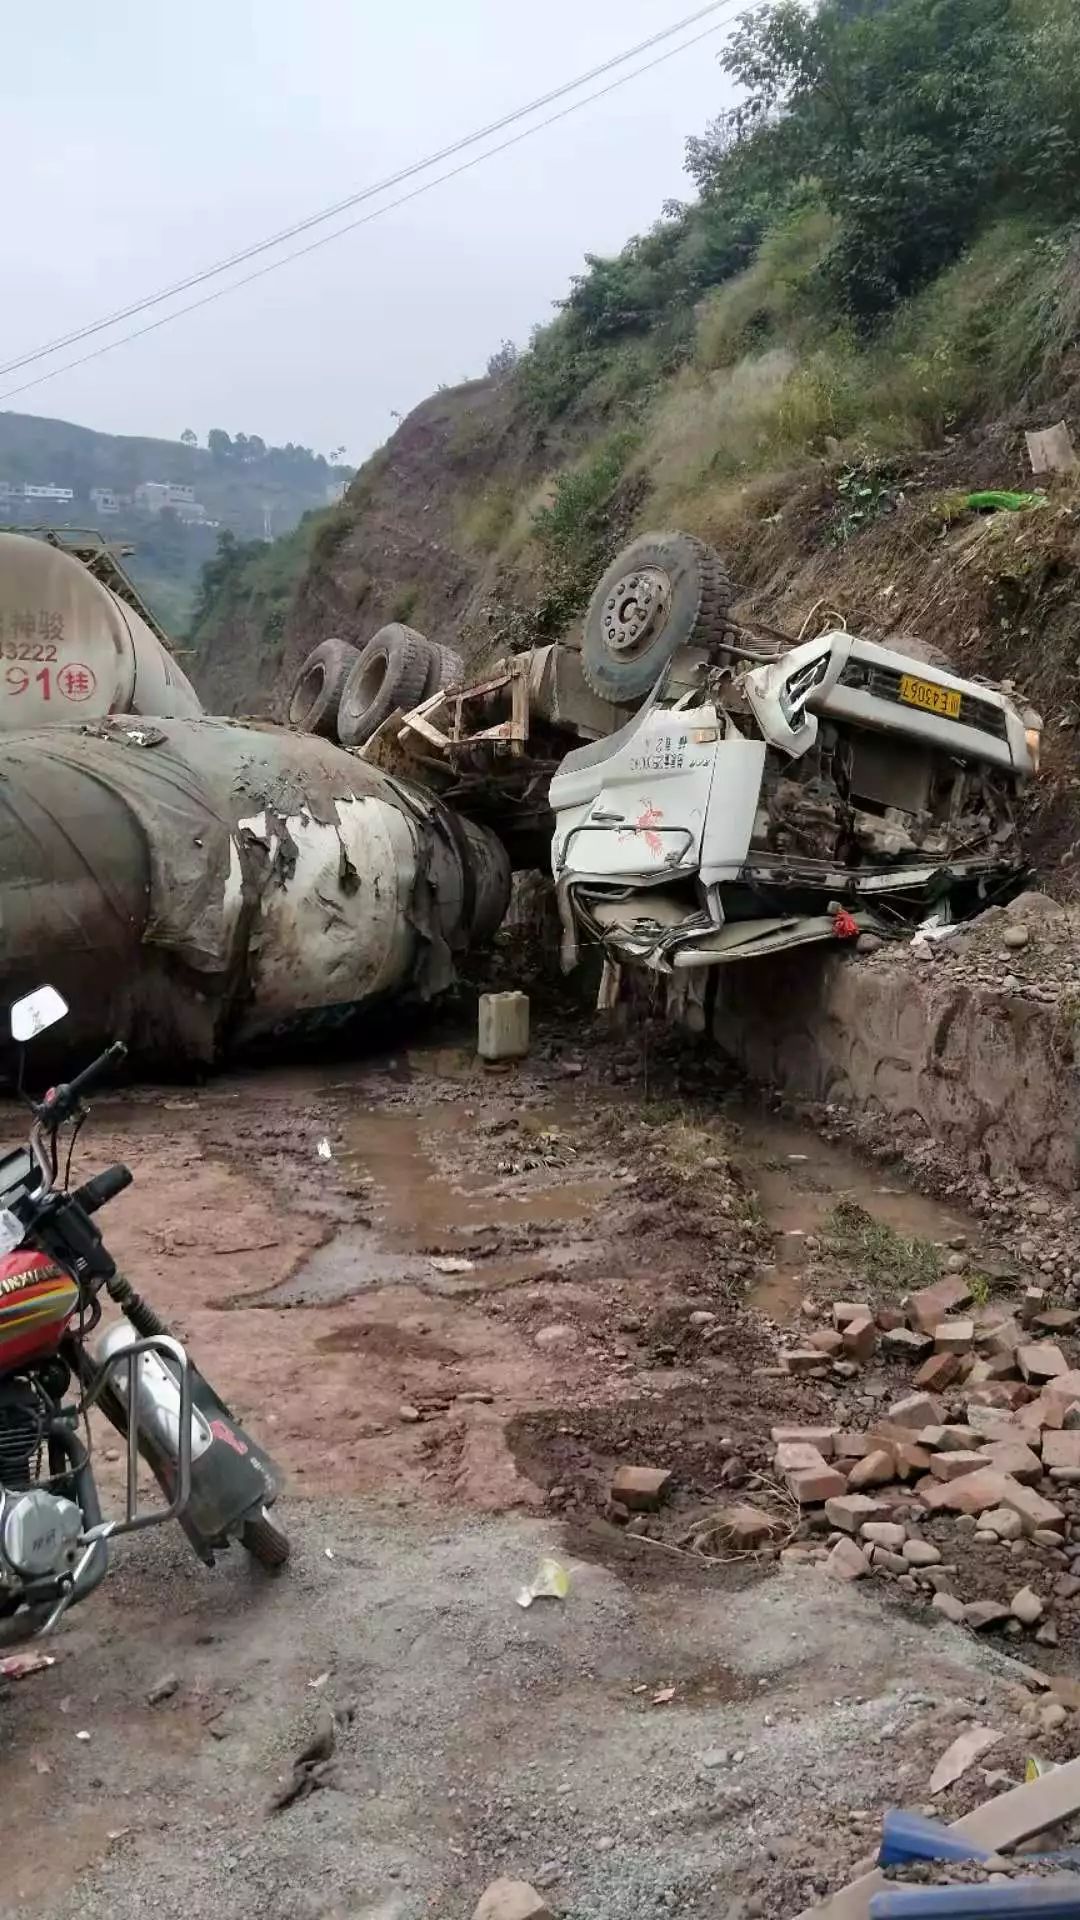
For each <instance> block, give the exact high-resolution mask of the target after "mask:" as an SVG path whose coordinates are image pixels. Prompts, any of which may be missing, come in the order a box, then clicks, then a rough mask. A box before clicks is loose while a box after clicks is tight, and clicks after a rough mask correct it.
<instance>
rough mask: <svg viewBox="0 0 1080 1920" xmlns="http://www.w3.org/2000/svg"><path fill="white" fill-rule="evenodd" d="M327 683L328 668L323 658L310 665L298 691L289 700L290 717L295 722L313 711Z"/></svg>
mask: <svg viewBox="0 0 1080 1920" xmlns="http://www.w3.org/2000/svg"><path fill="white" fill-rule="evenodd" d="M325 684H326V668H325V667H324V666H323V663H322V661H321V660H319V661H317V662H316V664H315V666H313V667H309V668H308V670H307V672H306V673H305V674H304V676H303V678H302V679H301V681H300V685H299V686H298V687H297V689H296V692H295V693H294V694H293V697H292V699H291V701H290V702H289V719H290V720H292V721H293V722H297V721H300V720H303V719H304V717H305V715H307V714H309V713H310V712H311V709H312V707H313V706H314V705H315V702H316V700H317V699H318V698H319V695H320V694H321V692H322V690H323V687H324V686H325Z"/></svg>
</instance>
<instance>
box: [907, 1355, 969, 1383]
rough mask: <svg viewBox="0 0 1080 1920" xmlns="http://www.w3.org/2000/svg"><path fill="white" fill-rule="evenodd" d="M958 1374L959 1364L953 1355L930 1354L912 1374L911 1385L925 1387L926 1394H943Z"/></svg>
mask: <svg viewBox="0 0 1080 1920" xmlns="http://www.w3.org/2000/svg"><path fill="white" fill-rule="evenodd" d="M959 1372H960V1362H959V1360H958V1359H957V1357H956V1355H955V1353H932V1354H931V1355H930V1358H929V1360H924V1361H923V1363H922V1366H921V1367H920V1368H919V1369H918V1371H917V1373H915V1374H914V1376H913V1384H914V1385H915V1386H917V1387H925V1388H926V1390H927V1392H928V1393H944V1391H945V1389H946V1387H951V1385H952V1383H953V1381H954V1380H955V1379H956V1377H957V1375H958V1374H959Z"/></svg>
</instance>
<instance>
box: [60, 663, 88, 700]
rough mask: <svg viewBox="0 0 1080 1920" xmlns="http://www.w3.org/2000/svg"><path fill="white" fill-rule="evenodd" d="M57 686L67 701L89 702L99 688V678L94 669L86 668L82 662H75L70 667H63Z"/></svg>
mask: <svg viewBox="0 0 1080 1920" xmlns="http://www.w3.org/2000/svg"><path fill="white" fill-rule="evenodd" d="M56 684H57V686H58V687H59V689H60V691H61V693H62V694H63V696H64V699H65V700H89V698H90V695H91V694H92V693H93V691H94V688H95V687H96V686H97V676H96V675H95V673H94V672H93V669H92V668H90V667H84V666H83V664H82V661H81V660H73V661H72V663H71V665H70V666H68V667H61V669H60V671H59V673H58V674H57V676H56Z"/></svg>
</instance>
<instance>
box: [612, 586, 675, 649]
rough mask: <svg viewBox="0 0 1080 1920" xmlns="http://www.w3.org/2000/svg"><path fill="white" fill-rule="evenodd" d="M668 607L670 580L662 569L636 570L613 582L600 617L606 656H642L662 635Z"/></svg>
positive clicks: (669, 602) (669, 601)
mask: <svg viewBox="0 0 1080 1920" xmlns="http://www.w3.org/2000/svg"><path fill="white" fill-rule="evenodd" d="M670 608H671V578H670V576H669V575H668V574H666V573H665V572H664V570H663V568H662V567H638V568H636V569H635V571H634V572H633V573H624V574H623V576H622V578H621V580H616V582H615V585H614V586H613V587H612V589H611V592H610V593H609V594H608V596H607V599H606V600H605V601H604V611H603V613H602V615H601V621H600V624H601V627H602V629H603V635H604V645H605V647H606V648H607V650H608V652H609V653H616V654H635V653H642V652H644V651H645V650H646V649H647V648H648V647H650V646H651V645H652V643H653V641H654V640H656V639H657V638H658V636H659V635H660V634H661V633H662V632H663V630H664V627H665V625H666V624H667V617H668V613H669V611H670Z"/></svg>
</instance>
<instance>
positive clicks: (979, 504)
mask: <svg viewBox="0 0 1080 1920" xmlns="http://www.w3.org/2000/svg"><path fill="white" fill-rule="evenodd" d="M964 505H965V507H971V508H972V509H973V511H974V512H976V513H1024V512H1026V511H1027V510H1028V509H1029V508H1031V507H1045V505H1046V495H1045V493H1009V492H999V491H997V490H996V489H995V488H992V487H991V488H988V489H987V490H986V491H985V492H982V493H968V494H965V495H964Z"/></svg>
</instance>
